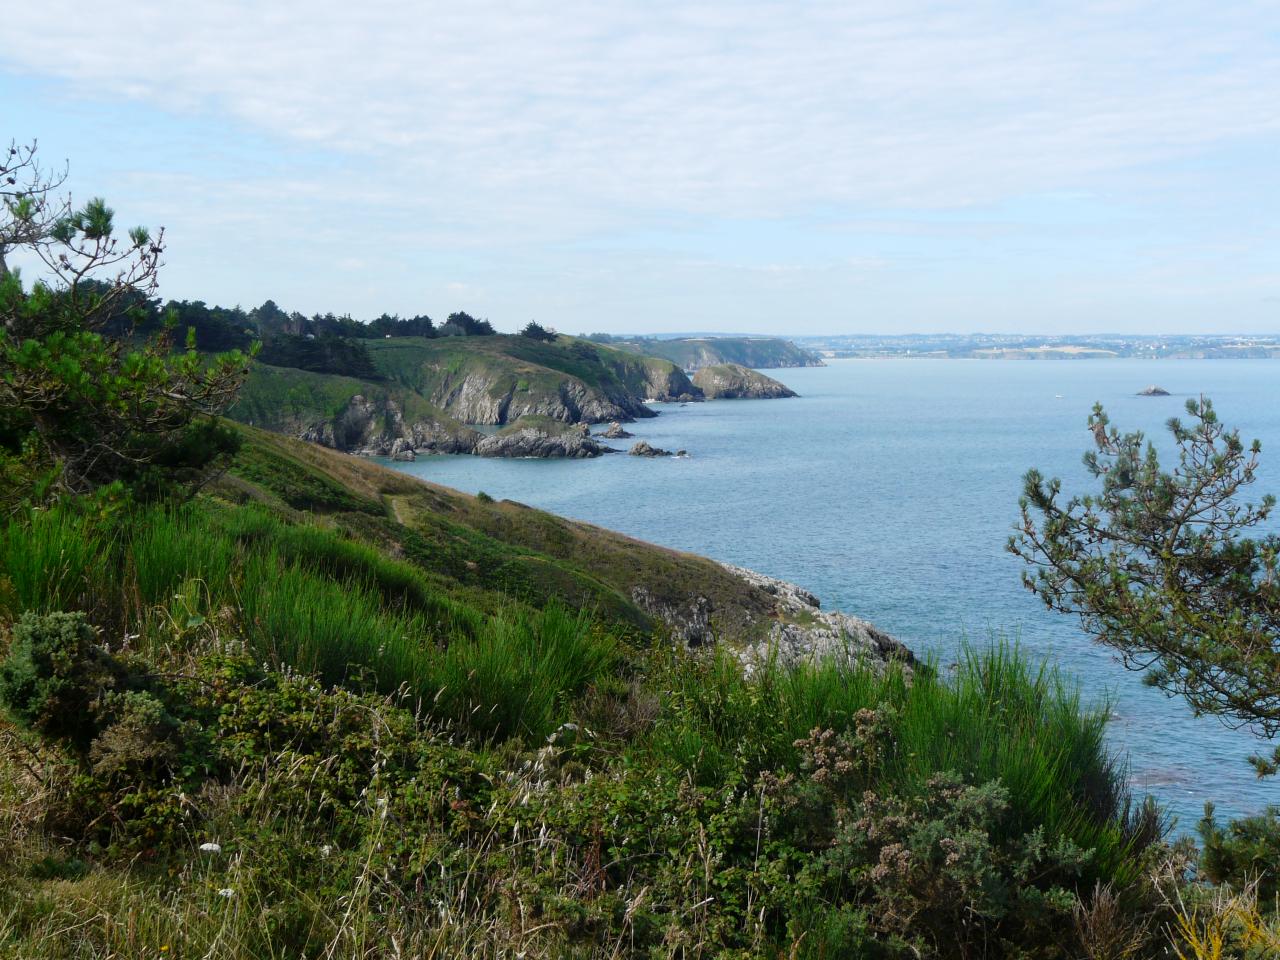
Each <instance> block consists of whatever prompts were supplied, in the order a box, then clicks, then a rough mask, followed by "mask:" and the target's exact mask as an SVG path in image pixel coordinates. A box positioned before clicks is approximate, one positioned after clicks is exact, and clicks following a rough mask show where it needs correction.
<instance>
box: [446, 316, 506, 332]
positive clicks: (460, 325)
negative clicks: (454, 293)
mask: <svg viewBox="0 0 1280 960" xmlns="http://www.w3.org/2000/svg"><path fill="white" fill-rule="evenodd" d="M495 332H496V331H495V330H494V329H493V325H492V324H491V323H489V321H488V320H477V319H476V318H475V317H473V316H471V314H469V313H461V312H460V313H451V314H449V316H448V318H447V319H446V320H445V322H444V324H443V325H442V326H441V327H440V336H442V337H491V336H493V335H494V333H495Z"/></svg>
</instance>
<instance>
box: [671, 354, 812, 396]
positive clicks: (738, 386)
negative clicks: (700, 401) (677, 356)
mask: <svg viewBox="0 0 1280 960" xmlns="http://www.w3.org/2000/svg"><path fill="white" fill-rule="evenodd" d="M693 383H694V385H695V386H696V387H698V388H699V389H700V390H701V391H702V393H703V395H704V396H705V397H706V398H707V399H708V400H741V399H753V400H777V399H781V398H784V397H794V396H796V393H795V391H794V390H792V389H791V388H790V387H788V386H786V385H785V384H782V383H779V382H778V381H777V380H774V379H773V378H772V377H766V376H765V375H764V374H763V373H760V372H759V371H757V370H751V369H749V368H747V367H742V366H739V365H738V364H736V363H718V364H715V365H714V366H710V367H703V368H702V369H701V370H699V371H698V372H697V373H695V374H694V375H693Z"/></svg>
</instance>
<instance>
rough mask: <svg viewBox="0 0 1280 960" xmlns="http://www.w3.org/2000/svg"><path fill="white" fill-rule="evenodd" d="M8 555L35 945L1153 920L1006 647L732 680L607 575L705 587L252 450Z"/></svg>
mask: <svg viewBox="0 0 1280 960" xmlns="http://www.w3.org/2000/svg"><path fill="white" fill-rule="evenodd" d="M485 529H488V530H490V531H491V533H492V534H493V535H491V534H490V533H485V532H483V531H484V530H485ZM499 532H501V533H502V535H503V536H504V538H505V539H502V540H499V539H495V536H494V535H496V534H498V533H499ZM535 541H541V543H542V545H543V546H544V547H546V548H547V549H548V550H550V549H554V550H555V551H556V553H554V554H553V553H550V552H535V550H534V548H533V544H534V542H535ZM0 550H3V561H4V569H5V571H6V575H5V578H4V579H3V581H0V622H5V623H9V624H12V625H13V626H14V629H13V630H12V633H11V636H12V639H11V640H10V641H9V644H8V658H7V660H6V661H5V663H6V666H5V668H4V672H3V673H2V674H0V677H3V678H5V679H4V681H3V682H0V695H3V697H4V702H5V703H6V704H8V708H9V714H10V717H11V721H12V722H13V724H14V726H13V728H12V729H11V730H10V731H9V732H7V733H5V734H4V738H3V739H0V745H4V749H2V750H0V797H14V796H17V795H18V793H22V794H24V795H25V796H27V797H28V800H27V801H26V802H24V803H22V804H17V803H14V804H12V805H10V804H9V802H8V800H6V801H5V802H4V804H0V808H2V809H5V810H6V811H7V812H6V813H5V817H6V819H5V820H4V821H2V822H0V827H2V828H3V829H4V830H6V831H7V840H8V841H9V842H8V843H7V844H6V846H5V849H6V851H7V853H5V854H4V855H3V856H2V857H0V871H2V872H3V873H4V875H5V876H6V878H7V880H8V882H7V883H6V885H5V891H4V893H3V894H0V944H3V945H4V946H5V948H6V949H8V950H10V952H12V953H13V954H14V955H16V956H26V955H34V954H35V953H36V952H38V953H39V955H41V956H54V957H57V956H108V955H110V954H111V953H112V952H113V951H114V952H116V953H120V952H125V953H133V954H146V953H153V954H160V953H161V948H164V947H167V948H168V952H173V953H175V954H177V955H189V954H192V953H197V952H198V953H199V954H200V955H202V956H203V955H206V954H208V955H211V956H215V957H249V956H261V955H264V954H267V955H269V953H270V952H271V951H275V952H277V953H280V952H282V951H283V952H286V953H288V954H294V955H298V954H303V955H316V954H317V953H321V954H322V953H324V952H325V951H331V952H332V954H333V955H370V956H372V955H377V954H380V953H383V952H386V951H389V950H393V949H395V946H394V945H395V944H399V945H400V948H401V949H409V948H410V947H411V948H412V949H413V950H414V951H417V952H419V953H425V954H430V953H431V952H432V951H435V952H436V953H437V955H451V954H453V953H456V952H458V951H462V952H469V953H473V954H476V955H493V956H497V955H503V954H506V953H512V952H517V951H523V952H526V954H527V955H531V956H545V957H556V956H564V955H573V954H577V955H582V956H605V955H619V954H621V955H649V954H657V955H662V956H667V955H688V954H689V953H698V952H702V953H706V954H708V955H710V954H713V953H718V952H719V953H723V952H726V951H728V952H729V953H731V954H732V953H734V952H736V953H737V954H738V955H745V956H755V955H770V954H773V953H775V952H782V953H784V954H786V953H792V952H794V953H795V955H797V956H815V957H816V956H826V955H831V952H832V951H835V952H837V953H839V952H841V951H846V950H862V951H870V952H872V953H873V954H875V955H881V956H888V957H895V956H902V957H909V956H915V955H916V953H915V951H921V955H927V956H970V955H976V953H975V951H977V950H979V949H987V948H981V946H980V945H982V944H993V943H994V944H1003V945H1004V946H1003V947H1001V948H1000V949H1001V950H1002V951H1004V952H1017V951H1018V950H1033V951H1034V955H1036V956H1063V957H1068V956H1076V955H1078V954H1074V953H1071V952H1070V951H1071V950H1075V949H1078V943H1077V935H1076V934H1075V933H1071V934H1070V935H1069V936H1068V937H1064V936H1063V933H1062V931H1063V930H1068V931H1073V930H1075V929H1076V927H1075V924H1076V921H1075V919H1073V918H1074V916H1075V913H1073V911H1079V910H1082V909H1091V904H1092V902H1093V899H1092V898H1093V893H1092V891H1094V890H1095V889H1101V888H1098V887H1097V885H1098V884H1099V883H1102V884H1103V885H1104V888H1105V889H1107V890H1114V891H1117V895H1119V896H1122V897H1123V898H1124V901H1125V903H1126V904H1129V905H1130V906H1131V907H1132V908H1134V909H1137V908H1138V907H1141V908H1142V909H1145V910H1154V909H1157V908H1159V909H1163V908H1162V907H1159V904H1160V903H1161V902H1162V901H1161V900H1160V894H1159V892H1158V889H1157V886H1156V885H1155V882H1154V881H1153V880H1152V871H1153V870H1154V869H1155V868H1156V866H1157V865H1158V864H1159V863H1162V862H1164V859H1165V858H1166V857H1167V856H1169V854H1168V852H1167V851H1165V848H1164V847H1163V846H1162V845H1161V844H1160V843H1159V842H1158V836H1159V834H1160V826H1159V822H1158V814H1157V813H1156V812H1155V811H1154V810H1153V809H1152V808H1148V807H1141V806H1139V807H1134V806H1132V805H1130V803H1129V801H1128V798H1127V794H1126V792H1125V788H1124V771H1123V769H1122V768H1121V767H1118V766H1117V765H1116V764H1115V763H1114V762H1113V761H1112V760H1111V759H1110V757H1109V755H1108V753H1107V751H1106V748H1105V746H1104V744H1103V741H1102V733H1103V729H1104V723H1105V715H1106V712H1105V710H1104V709H1103V706H1105V705H1100V706H1099V708H1098V709H1082V706H1081V704H1080V702H1079V700H1078V698H1077V697H1076V695H1075V694H1074V692H1073V691H1072V690H1071V689H1070V688H1069V687H1068V686H1066V685H1065V684H1063V683H1062V682H1061V681H1060V680H1059V679H1058V678H1057V677H1056V676H1054V675H1052V674H1051V673H1048V672H1045V671H1044V670H1043V669H1039V670H1037V669H1033V668H1032V667H1031V666H1029V665H1028V664H1027V663H1025V662H1024V661H1023V660H1022V659H1021V658H1020V657H1019V656H1018V655H1017V654H1016V653H1015V652H1014V651H1012V650H1009V649H997V650H995V651H993V652H990V653H977V652H974V653H972V654H971V655H970V656H969V657H968V658H967V659H966V661H965V662H964V663H963V664H962V666H961V668H960V670H959V671H958V672H957V673H956V674H955V675H954V676H950V677H943V676H941V675H939V674H938V673H935V672H933V671H930V670H926V669H918V670H917V671H916V672H915V674H914V676H912V675H910V674H908V673H905V672H903V669H902V668H888V669H874V668H872V667H871V666H866V667H858V666H848V665H845V666H840V665H836V664H825V665H815V666H808V667H801V668H784V667H782V666H780V665H777V664H768V663H766V664H764V665H762V666H761V667H760V668H759V669H757V670H756V671H755V672H754V673H753V674H752V675H751V676H750V677H747V676H745V675H744V673H743V671H742V669H741V666H740V664H739V663H738V661H737V659H736V658H735V657H734V656H733V654H732V653H731V652H730V651H729V650H728V649H722V650H720V651H718V652H712V653H711V654H708V655H701V656H698V655H692V654H686V653H681V652H673V651H671V650H669V649H668V648H667V647H666V646H665V645H661V644H660V645H656V646H655V645H653V644H652V636H653V633H652V631H653V624H652V623H651V621H648V620H647V618H644V617H643V615H642V614H640V613H639V611H636V610H635V609H634V608H633V607H630V605H629V604H628V603H627V602H626V601H625V600H624V599H623V598H622V596H621V595H620V594H619V593H618V592H616V591H613V590H611V589H610V588H609V586H608V584H607V583H606V581H605V579H600V578H612V577H614V576H620V575H621V574H620V573H619V572H617V570H615V569H614V567H615V565H616V567H617V568H621V567H623V566H626V565H629V566H631V567H632V568H639V567H643V566H644V565H645V564H646V563H648V564H656V567H655V570H654V572H653V575H654V576H656V577H661V578H665V579H673V580H675V581H676V582H678V581H679V580H680V578H682V577H683V578H685V579H689V578H693V577H699V576H700V577H702V578H703V579H704V580H705V582H707V583H711V582H713V581H712V580H711V579H709V578H710V577H711V571H712V570H713V569H714V570H721V569H722V568H718V567H716V566H715V565H713V564H708V563H706V561H700V562H699V561H697V560H696V558H689V557H686V556H685V555H681V554H675V553H672V552H670V551H662V550H658V549H657V548H652V547H645V546H643V545H639V544H636V543H635V542H634V541H629V540H627V539H626V538H623V537H619V536H617V535H616V534H608V533H607V532H605V531H598V530H595V529H594V528H590V527H586V526H584V525H579V524H571V523H569V522H568V521H563V520H560V519H559V518H554V517H550V516H548V515H546V514H541V513H540V512H538V511H533V510H529V509H528V508H525V507H521V506H519V505H516V504H510V503H492V502H490V503H484V502H481V501H479V499H478V498H476V499H473V498H470V497H466V496H463V495H460V494H455V493H452V492H450V491H446V490H443V489H441V488H434V487H429V486H427V485H424V484H420V483H417V482H416V481H414V480H412V479H410V478H407V477H405V476H403V475H399V474H395V473H392V472H390V471H386V470H382V469H380V468H378V467H376V466H374V465H372V464H369V463H366V462H361V461H356V460H352V459H351V458H347V457H343V456H341V455H339V454H335V453H332V452H329V451H325V450H322V449H319V448H316V447H313V446H310V445H307V444H303V443H300V442H295V441H288V440H285V439H284V438H280V437H275V436H272V435H269V434H263V433H261V432H258V431H249V432H247V433H246V435H245V443H244V445H243V448H242V452H241V454H240V456H239V460H238V462H237V464H236V466H235V467H234V468H233V471H232V473H230V474H229V475H227V476H226V477H224V478H222V479H221V480H220V481H219V482H218V483H217V484H216V485H215V486H214V487H212V488H211V489H210V491H209V493H208V494H207V495H206V496H203V497H200V498H198V499H197V500H195V501H193V502H191V503H188V504H186V505H183V506H180V507H173V506H163V505H152V506H146V505H140V506H137V507H131V508H129V509H127V510H125V511H120V512H115V513H111V514H107V515H103V514H101V513H95V512H85V511H82V510H77V509H74V507H73V505H71V504H65V505H61V506H56V507H52V508H49V509H41V510H35V511H31V512H29V513H26V514H23V515H19V516H15V517H14V518H12V519H11V520H10V521H9V522H8V523H7V524H6V526H5V527H4V529H3V534H2V535H0ZM559 556H563V557H565V558H571V557H572V558H576V559H577V564H579V565H574V564H573V563H571V562H570V561H569V560H568V559H563V560H562V559H558V557H559ZM53 558H56V562H55V561H54V560H53ZM659 561H660V562H659ZM703 564H705V565H706V570H705V571H704V569H703ZM503 565H505V566H506V567H507V573H506V575H501V576H500V575H499V573H498V571H499V570H500V569H501V568H502V566H503ZM522 565H523V566H522ZM587 570H590V571H591V574H588V573H586V571H587ZM633 575H634V573H633ZM520 576H523V577H524V580H523V583H522V584H521V583H520ZM535 578H536V579H535ZM513 587H514V588H515V589H513ZM591 590H594V591H595V592H594V597H595V598H596V599H595V600H591V601H587V600H583V599H579V600H578V601H576V602H566V601H565V600H563V599H561V600H557V599H556V598H557V597H562V598H563V597H566V596H567V595H568V594H570V593H572V592H573V591H583V592H587V591H591ZM522 591H523V595H524V597H525V598H526V599H524V600H521V599H518V597H519V596H520V595H521V593H522ZM609 596H612V598H613V599H612V603H613V605H612V606H609V604H608V603H607V598H608V597H609ZM571 609H573V610H586V611H593V612H590V613H570V612H569V610H571ZM63 611H74V612H75V615H76V616H79V617H83V619H81V620H76V619H74V618H70V617H69V616H68V615H67V614H65V613H63ZM33 637H40V638H47V639H41V640H40V641H39V643H36V642H34V641H33V639H32V638H33ZM126 637H127V638H129V639H128V640H127V642H126V641H125V639H124V638H126ZM90 638H91V639H92V642H90ZM40 643H43V644H44V647H45V648H48V647H51V646H52V647H57V648H58V649H64V650H67V651H69V653H67V654H66V655H64V656H61V657H59V658H54V657H43V658H41V657H39V656H33V655H32V651H33V650H35V649H36V648H37V647H39V644H40ZM55 661H56V662H60V663H63V664H66V667H67V668H66V669H61V668H60V669H61V672H57V671H50V669H49V668H48V667H47V666H45V667H34V666H33V664H36V663H37V662H39V663H41V664H46V665H47V664H50V663H54V662H55ZM41 669H43V670H44V673H41V672H40V670H41ZM32 676H35V677H36V678H37V680H38V681H39V682H41V683H45V684H46V687H45V688H42V689H49V690H54V692H55V694H56V695H57V696H62V697H64V698H71V699H72V700H74V701H75V702H76V703H77V704H82V705H84V706H82V707H81V708H80V709H77V710H76V712H75V714H74V715H75V716H77V717H78V718H81V719H82V720H83V723H84V726H85V729H84V730H83V731H80V732H72V731H68V730H62V729H57V728H49V727H41V726H39V724H38V722H37V721H35V720H33V718H35V717H39V716H44V715H48V711H41V710H40V709H38V708H33V707H32V706H31V704H33V703H38V701H39V697H38V696H32V695H15V694H13V693H11V692H10V691H11V690H12V689H14V688H15V686H16V684H15V683H14V682H10V681H9V679H8V678H10V677H18V678H22V677H27V678H30V677H32ZM6 684H7V685H6ZM55 688H56V689H55ZM23 689H35V687H34V686H33V685H32V684H31V683H27V684H26V686H25V687H23ZM42 695H44V696H49V695H52V694H42ZM68 702H69V701H68ZM24 704H25V705H26V706H24ZM37 775H38V779H36V776H37ZM184 797H185V798H187V799H185V800H184V799H182V798H184ZM55 837H61V838H64V839H61V840H56V841H55V839H54V838H55ZM953 840H954V841H955V842H956V843H957V844H959V845H958V846H956V847H954V848H952V847H948V846H947V844H948V843H950V842H952V841H953ZM206 842H208V843H217V844H219V845H220V847H221V850H220V852H218V853H212V852H202V851H200V850H199V849H198V847H199V846H200V844H202V843H206ZM948 850H951V851H952V852H951V853H948ZM517 902H518V903H523V904H524V909H525V910H526V911H528V913H527V914H526V916H528V917H530V918H532V917H535V916H536V917H537V918H538V919H537V921H536V922H533V921H532V920H529V921H520V920H519V919H518V916H519V915H518V914H517V915H516V917H514V918H513V916H512V914H511V912H510V910H511V905H512V904H513V903H517ZM90 904H92V906H90ZM377 904H382V905H384V906H376V905H377ZM386 905H390V906H386ZM1170 916H1172V914H1170ZM130 918H132V919H130ZM37 945H38V946H37ZM1059 946H1061V949H1059ZM855 955H856V954H855Z"/></svg>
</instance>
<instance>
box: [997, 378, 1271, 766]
mask: <svg viewBox="0 0 1280 960" xmlns="http://www.w3.org/2000/svg"><path fill="white" fill-rule="evenodd" d="M1187 413H1188V416H1189V417H1190V419H1189V421H1187V422H1183V421H1182V420H1179V419H1177V418H1174V419H1171V420H1170V421H1169V422H1168V428H1169V431H1170V433H1171V434H1172V436H1173V439H1174V441H1175V443H1176V444H1177V449H1178V461H1177V465H1176V466H1175V467H1174V468H1173V469H1172V470H1165V469H1162V467H1161V465H1160V461H1159V458H1158V457H1157V454H1156V450H1155V447H1154V446H1153V445H1151V444H1148V443H1146V442H1145V440H1144V437H1143V434H1142V433H1140V432H1134V433H1126V434H1120V433H1119V432H1118V431H1117V430H1115V429H1114V428H1112V427H1111V425H1110V420H1109V419H1108V417H1107V415H1106V413H1105V411H1104V410H1103V408H1102V407H1101V405H1095V406H1094V408H1093V413H1092V414H1091V416H1090V417H1089V428H1090V430H1091V431H1092V432H1093V435H1094V445H1095V448H1096V449H1094V450H1090V451H1089V452H1088V453H1086V454H1085V457H1084V463H1085V466H1086V468H1087V469H1088V471H1089V473H1090V474H1091V475H1092V476H1093V477H1094V478H1095V479H1097V480H1100V481H1101V491H1100V492H1098V493H1094V494H1090V495H1085V496H1074V497H1071V498H1070V499H1067V500H1065V502H1064V500H1063V498H1062V484H1061V481H1060V480H1058V479H1056V478H1055V479H1052V480H1046V479H1045V478H1044V477H1043V476H1042V475H1041V474H1040V473H1039V472H1038V471H1036V470H1031V471H1029V472H1028V473H1027V474H1026V477H1025V480H1024V490H1023V496H1022V500H1021V508H1022V520H1021V524H1020V526H1019V528H1018V531H1017V533H1016V534H1015V535H1014V536H1013V537H1012V538H1010V540H1009V545H1008V548H1009V550H1010V551H1011V552H1012V553H1014V554H1016V555H1017V556H1019V557H1021V558H1022V559H1023V560H1025V561H1027V563H1029V564H1031V566H1032V567H1033V569H1032V570H1031V571H1029V572H1026V573H1024V574H1023V582H1024V583H1025V585H1026V586H1027V587H1028V589H1030V590H1032V591H1033V592H1035V593H1036V594H1037V595H1038V596H1039V597H1040V599H1041V600H1043V601H1044V603H1045V604H1046V605H1047V606H1048V607H1049V608H1050V609H1053V610H1058V611H1061V612H1065V613H1074V614H1077V615H1078V616H1079V617H1080V619H1081V622H1082V624H1083V626H1084V628H1085V629H1086V630H1087V631H1088V632H1089V633H1091V634H1092V635H1093V636H1094V637H1095V638H1096V639H1098V640H1099V641H1101V642H1102V643H1104V644H1106V645H1107V646H1110V647H1112V648H1114V649H1116V650H1118V651H1119V652H1120V655H1121V658H1122V659H1123V661H1124V663H1125V665H1126V666H1128V667H1130V668H1133V669H1139V670H1144V671H1146V673H1145V676H1144V679H1145V680H1146V682H1148V683H1150V684H1151V685H1153V686H1155V687H1158V688H1160V689H1161V690H1163V691H1165V692H1166V693H1168V694H1170V695H1180V696H1182V697H1184V698H1185V699H1186V701H1187V702H1188V703H1189V704H1190V705H1191V707H1192V709H1193V710H1195V711H1196V713H1197V714H1211V715H1215V716H1218V717H1220V718H1222V719H1223V720H1224V721H1225V722H1226V723H1228V724H1229V725H1232V726H1246V727H1249V728H1251V729H1253V730H1254V731H1255V732H1257V733H1259V734H1261V735H1263V736H1266V737H1268V738H1270V737H1274V736H1275V735H1276V734H1277V733H1280V581H1278V580H1277V556H1278V554H1280V537H1277V536H1276V535H1274V534H1263V535H1260V536H1252V537H1251V536H1248V535H1247V534H1248V533H1249V532H1250V531H1253V530H1255V529H1256V528H1258V526H1259V525H1260V524H1262V523H1263V522H1264V521H1265V520H1266V519H1267V517H1268V516H1269V515H1270V513H1271V511H1272V508H1273V507H1274V505H1275V499H1274V498H1273V497H1271V496H1266V497H1264V498H1262V500H1261V501H1260V502H1258V503H1256V504H1253V503H1243V502H1241V501H1240V500H1239V494H1240V492H1241V490H1242V488H1244V487H1246V486H1247V485H1249V484H1250V483H1252V482H1253V480H1254V478H1255V474H1256V470H1257V465H1258V456H1259V452H1260V450H1261V447H1260V445H1259V443H1258V442H1257V441H1256V440H1255V441H1254V442H1253V443H1252V444H1250V445H1249V446H1247V447H1246V446H1245V444H1244V443H1243V442H1242V441H1241V440H1240V436H1239V433H1238V431H1236V430H1227V429H1226V428H1224V427H1223V426H1222V424H1221V423H1220V422H1219V420H1218V417H1217V414H1216V413H1215V412H1214V409H1213V405H1212V403H1210V401H1209V400H1207V399H1201V400H1198V401H1197V400H1190V401H1188V402H1187ZM1250 760H1251V762H1253V764H1254V765H1255V767H1256V768H1257V769H1258V772H1259V775H1268V774H1274V773H1275V772H1276V771H1277V768H1278V767H1280V748H1278V749H1277V750H1276V751H1275V752H1274V753H1273V755H1272V756H1270V757H1263V756H1255V757H1251V758H1250Z"/></svg>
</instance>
